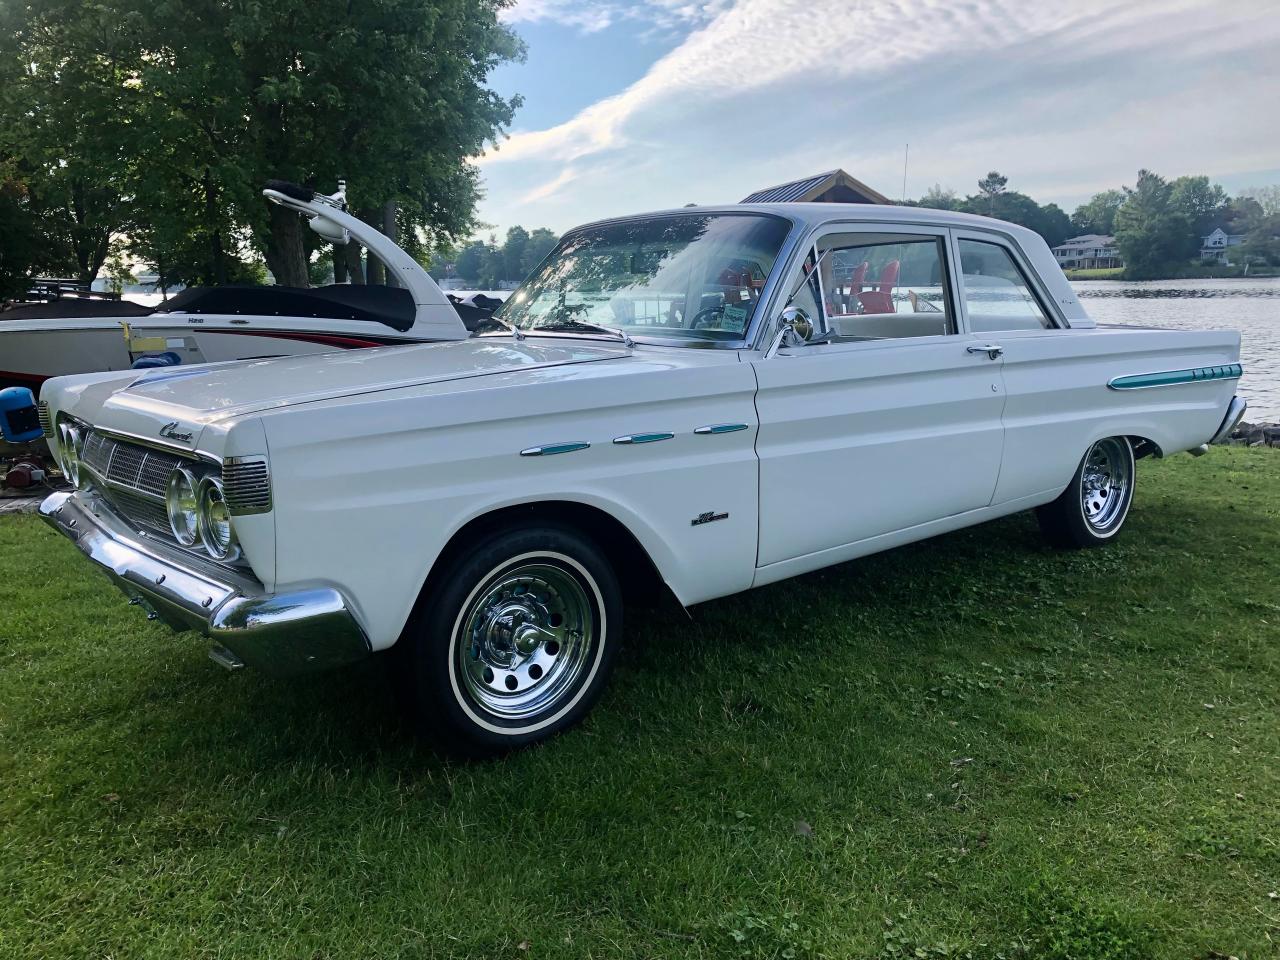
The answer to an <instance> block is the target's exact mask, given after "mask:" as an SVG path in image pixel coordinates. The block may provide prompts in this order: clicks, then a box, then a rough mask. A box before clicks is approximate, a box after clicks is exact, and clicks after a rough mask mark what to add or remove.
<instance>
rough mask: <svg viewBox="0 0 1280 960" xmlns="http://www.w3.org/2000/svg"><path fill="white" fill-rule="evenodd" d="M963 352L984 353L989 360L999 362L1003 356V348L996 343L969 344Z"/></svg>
mask: <svg viewBox="0 0 1280 960" xmlns="http://www.w3.org/2000/svg"><path fill="white" fill-rule="evenodd" d="M965 350H967V351H968V352H969V353H985V354H986V355H987V359H989V360H999V359H1000V358H1001V357H1003V356H1004V347H1002V346H1000V344H998V343H971V344H969V345H968V346H967V347H965Z"/></svg>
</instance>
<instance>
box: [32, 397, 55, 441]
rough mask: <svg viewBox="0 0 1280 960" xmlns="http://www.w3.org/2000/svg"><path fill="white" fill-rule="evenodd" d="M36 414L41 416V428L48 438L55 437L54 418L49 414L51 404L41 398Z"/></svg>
mask: <svg viewBox="0 0 1280 960" xmlns="http://www.w3.org/2000/svg"><path fill="white" fill-rule="evenodd" d="M36 416H38V417H39V418H40V430H41V431H42V432H43V433H44V436H45V439H46V440H52V439H53V419H52V418H51V417H50V416H49V404H47V403H46V402H45V401H43V400H41V401H40V402H39V403H38V404H36Z"/></svg>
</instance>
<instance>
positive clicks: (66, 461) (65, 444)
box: [58, 420, 84, 487]
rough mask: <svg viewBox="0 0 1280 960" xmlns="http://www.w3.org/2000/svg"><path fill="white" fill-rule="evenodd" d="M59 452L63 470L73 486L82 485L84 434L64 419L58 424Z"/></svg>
mask: <svg viewBox="0 0 1280 960" xmlns="http://www.w3.org/2000/svg"><path fill="white" fill-rule="evenodd" d="M58 438H59V440H60V441H61V442H60V443H59V444H58V448H59V452H60V453H61V454H62V472H63V474H64V475H65V476H66V478H67V479H68V480H70V481H71V485H72V486H73V487H79V486H80V480H81V471H80V454H81V451H82V448H83V445H84V435H83V434H82V433H81V430H80V428H79V427H78V426H76V425H75V424H74V423H71V422H70V421H69V420H63V421H62V423H61V424H60V425H59V426H58Z"/></svg>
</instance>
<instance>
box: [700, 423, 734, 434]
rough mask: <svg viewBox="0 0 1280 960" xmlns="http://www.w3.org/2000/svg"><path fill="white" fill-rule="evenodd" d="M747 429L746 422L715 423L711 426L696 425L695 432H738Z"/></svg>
mask: <svg viewBox="0 0 1280 960" xmlns="http://www.w3.org/2000/svg"><path fill="white" fill-rule="evenodd" d="M745 429H747V425H746V424H745V423H715V424H712V425H711V426H709V427H696V428H695V429H694V431H693V432H694V433H737V432H738V431H739V430H745Z"/></svg>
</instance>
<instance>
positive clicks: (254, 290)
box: [156, 283, 418, 333]
mask: <svg viewBox="0 0 1280 960" xmlns="http://www.w3.org/2000/svg"><path fill="white" fill-rule="evenodd" d="M156 312H157V313H222V314H237V313H238V314H243V315H246V316H268V317H270V316H276V317H325V318H327V319H330V320H367V321H370V322H373V323H381V324H385V325H386V326H388V327H391V328H392V329H393V330H399V331H400V332H401V333H404V332H405V331H407V330H409V329H410V328H411V327H412V326H413V321H414V318H415V317H416V316H417V313H418V310H417V307H416V305H415V304H414V302H413V294H411V293H410V292H409V291H408V290H406V289H405V288H404V287H383V286H379V285H376V284H372V285H370V284H347V283H335V284H330V285H329V286H327V287H310V288H305V287H248V286H244V287H241V286H227V287H188V288H187V289H186V290H183V291H182V292H181V293H180V294H178V295H177V296H176V297H173V298H171V299H169V300H166V301H165V302H164V303H162V304H160V306H158V307H156Z"/></svg>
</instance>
